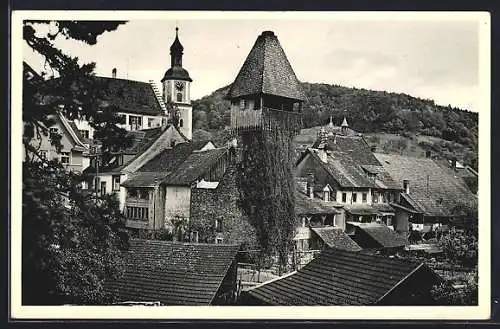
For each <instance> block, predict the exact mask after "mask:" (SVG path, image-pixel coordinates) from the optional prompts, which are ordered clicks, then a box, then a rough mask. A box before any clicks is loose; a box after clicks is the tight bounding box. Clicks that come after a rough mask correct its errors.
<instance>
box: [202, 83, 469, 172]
mask: <svg viewBox="0 0 500 329" xmlns="http://www.w3.org/2000/svg"><path fill="white" fill-rule="evenodd" d="M302 85H303V87H304V90H305V93H306V96H307V98H308V101H307V102H306V103H305V104H304V110H303V124H304V128H311V127H315V126H319V125H325V124H327V123H328V122H329V121H330V117H332V119H333V122H334V124H335V125H339V124H340V123H341V122H342V119H343V117H344V115H345V116H346V117H347V120H348V122H349V125H350V127H351V128H352V129H354V130H355V131H357V132H360V133H389V134H399V135H402V136H404V137H408V138H415V136H419V135H425V136H433V137H438V138H440V139H442V140H443V142H440V143H439V144H433V143H427V144H426V143H425V142H423V143H422V144H421V146H422V147H424V148H430V149H433V150H435V151H436V152H437V153H439V154H445V155H446V156H449V155H453V154H455V153H459V154H458V156H459V158H461V160H462V161H463V162H465V164H468V165H471V166H472V167H474V168H477V150H478V114H477V113H475V112H470V111H466V110H461V109H459V108H456V107H451V106H441V105H437V104H435V103H434V101H433V100H429V99H421V98H417V97H413V96H410V95H407V94H403V93H390V92H386V91H373V90H367V89H359V88H348V87H343V86H339V85H328V84H320V83H307V82H304V83H302ZM228 89H229V86H226V87H223V88H220V89H218V90H216V91H214V92H213V93H212V94H210V95H208V96H205V97H202V98H201V99H198V100H195V101H193V124H194V129H198V130H200V131H201V132H203V133H202V134H204V135H206V136H207V134H206V133H205V132H209V133H213V132H215V131H218V132H220V131H221V130H223V129H224V128H225V127H226V126H228V125H229V122H230V111H229V102H228V101H227V100H224V96H225V95H226V93H227V91H228ZM217 134H220V133H217ZM464 152H465V155H464Z"/></svg>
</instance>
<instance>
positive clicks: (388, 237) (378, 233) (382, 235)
mask: <svg viewBox="0 0 500 329" xmlns="http://www.w3.org/2000/svg"><path fill="white" fill-rule="evenodd" d="M347 223H348V224H350V225H353V226H356V227H357V229H359V230H360V231H362V232H363V233H365V234H364V237H369V238H370V239H371V240H373V241H370V243H369V244H370V245H374V246H376V247H378V248H397V247H403V246H405V245H406V244H407V242H406V240H405V239H404V238H403V237H402V236H400V235H399V234H398V233H396V232H394V231H393V230H392V229H390V228H389V227H387V226H386V225H385V224H379V223H357V222H347ZM358 243H360V242H359V241H358ZM373 243H374V244H373Z"/></svg>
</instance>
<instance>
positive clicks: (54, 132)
mask: <svg viewBox="0 0 500 329" xmlns="http://www.w3.org/2000/svg"><path fill="white" fill-rule="evenodd" d="M49 132H50V133H51V134H59V129H57V128H56V127H52V128H49Z"/></svg>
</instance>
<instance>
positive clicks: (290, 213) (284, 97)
mask: <svg viewBox="0 0 500 329" xmlns="http://www.w3.org/2000/svg"><path fill="white" fill-rule="evenodd" d="M227 98H228V99H229V100H230V101H231V127H232V129H233V131H234V132H236V133H237V134H238V135H239V137H240V140H241V142H242V157H241V162H240V169H241V170H240V171H239V172H240V175H239V189H240V200H241V203H242V208H243V210H244V211H245V212H246V213H247V215H248V216H249V218H250V221H251V224H252V225H253V226H254V227H255V229H256V232H257V237H258V239H259V242H260V244H261V247H262V251H263V253H264V255H266V256H270V255H277V256H279V261H280V265H282V266H283V265H285V264H286V262H287V259H288V254H289V251H290V248H291V246H292V241H293V236H294V234H295V226H296V223H295V212H294V206H295V197H294V191H295V186H294V177H293V167H294V163H293V162H294V154H295V152H294V147H293V143H292V139H293V136H295V135H296V134H298V133H300V129H301V128H302V119H301V112H302V103H303V102H304V101H305V100H306V97H305V94H304V91H303V89H302V86H301V84H300V82H299V81H298V79H297V77H296V76H295V73H294V71H293V69H292V67H291V65H290V63H289V62H288V59H287V58H286V55H285V52H284V51H283V49H282V47H281V45H280V43H279V41H278V38H277V37H276V36H275V35H274V33H273V32H272V31H264V32H263V33H262V34H261V35H260V36H259V37H258V38H257V40H256V42H255V44H254V46H253V48H252V50H251V51H250V53H249V55H248V57H247V58H246V60H245V62H244V64H243V66H242V68H241V69H240V72H239V73H238V75H237V77H236V79H235V81H234V83H233V84H232V85H231V88H230V90H229V92H228V95H227ZM264 255H263V256H264Z"/></svg>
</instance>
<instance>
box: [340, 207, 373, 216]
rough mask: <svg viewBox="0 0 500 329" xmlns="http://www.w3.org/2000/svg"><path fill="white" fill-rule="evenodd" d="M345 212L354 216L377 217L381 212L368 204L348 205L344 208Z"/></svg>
mask: <svg viewBox="0 0 500 329" xmlns="http://www.w3.org/2000/svg"><path fill="white" fill-rule="evenodd" d="M344 209H345V211H347V212H348V213H350V214H353V215H362V216H367V215H377V214H379V210H378V209H376V208H374V207H372V206H370V205H368V204H346V205H345V206H344Z"/></svg>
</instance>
